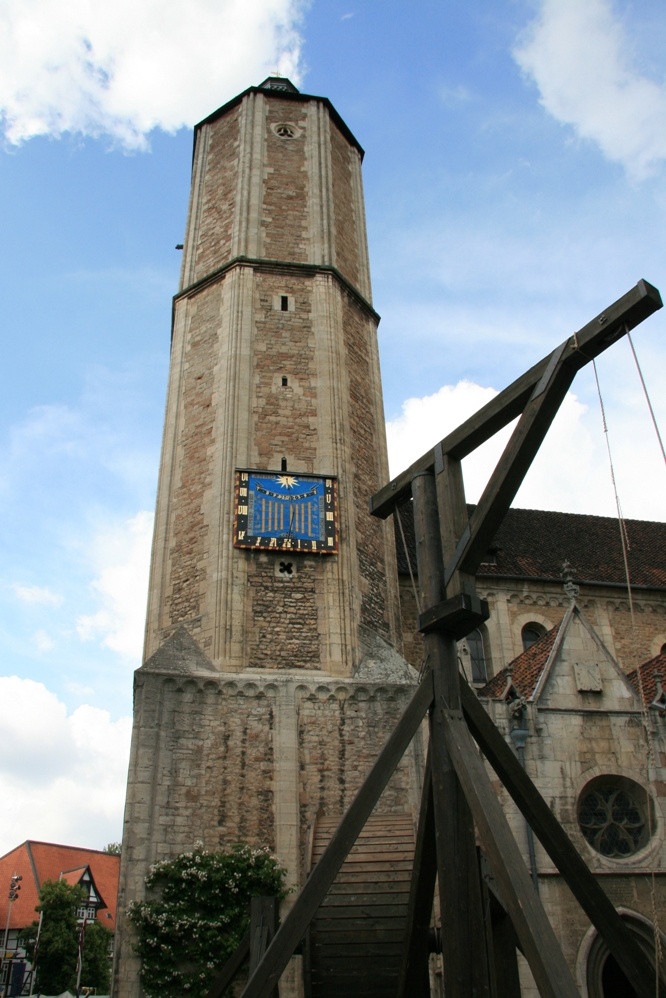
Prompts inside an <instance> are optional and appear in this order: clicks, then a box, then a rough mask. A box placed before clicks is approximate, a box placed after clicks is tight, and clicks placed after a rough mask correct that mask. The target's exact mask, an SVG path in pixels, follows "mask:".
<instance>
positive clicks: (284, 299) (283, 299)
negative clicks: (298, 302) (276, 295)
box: [280, 295, 289, 312]
mask: <svg viewBox="0 0 666 998" xmlns="http://www.w3.org/2000/svg"><path fill="white" fill-rule="evenodd" d="M280 311H281V312H288V311H289V295H280Z"/></svg>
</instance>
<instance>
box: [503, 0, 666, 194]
mask: <svg viewBox="0 0 666 998" xmlns="http://www.w3.org/2000/svg"><path fill="white" fill-rule="evenodd" d="M514 56H515V58H516V61H517V62H518V64H519V66H520V67H521V69H522V70H523V71H524V72H525V73H526V74H527V75H528V76H530V77H532V78H533V79H534V81H535V83H536V85H537V87H538V88H539V92H540V94H541V102H542V104H543V105H544V107H545V108H546V110H547V111H548V112H549V113H550V114H551V115H553V117H554V118H555V119H556V120H557V121H559V122H562V123H563V124H567V125H571V126H572V127H573V128H574V130H575V131H576V133H577V134H578V135H579V136H580V137H581V138H583V139H590V140H591V141H593V142H595V143H596V144H597V145H598V146H599V148H600V149H601V151H602V153H603V154H604V156H606V157H607V158H608V159H610V160H613V161H614V162H618V163H621V164H622V165H623V166H624V167H625V169H626V170H627V172H628V173H629V174H630V175H632V176H633V177H635V178H637V179H641V178H643V177H645V176H646V175H648V174H650V173H651V172H653V171H654V169H655V168H656V166H657V165H658V164H659V163H660V162H662V161H663V160H664V159H666V130H665V129H664V120H666V86H665V85H664V82H663V80H660V81H659V82H657V81H655V80H652V79H649V78H648V77H647V76H645V75H642V73H641V70H640V68H638V67H637V65H636V61H637V60H636V59H635V58H632V43H631V38H630V36H629V32H628V31H627V29H626V27H625V25H624V24H623V23H622V22H621V20H620V19H619V17H618V16H617V14H616V13H615V11H614V10H613V5H612V4H611V3H610V2H609V0H542V2H541V9H540V11H539V14H538V16H537V18H536V19H535V21H534V22H533V23H532V24H531V25H530V26H529V28H528V29H527V31H526V32H525V33H524V35H523V38H522V39H521V41H520V42H519V44H518V46H517V47H516V49H515V51H514Z"/></svg>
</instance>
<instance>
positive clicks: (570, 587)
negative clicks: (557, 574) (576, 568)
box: [562, 559, 580, 603]
mask: <svg viewBox="0 0 666 998" xmlns="http://www.w3.org/2000/svg"><path fill="white" fill-rule="evenodd" d="M562 577H563V579H564V585H563V586H562V588H563V589H564V591H565V593H566V594H567V596H568V597H569V599H570V600H571V602H572V603H575V601H576V600H577V599H578V596H579V593H580V586H577V585H576V583H575V582H574V581H573V569H572V567H571V562H570V561H569V560H568V559H565V560H564V562H563V563H562Z"/></svg>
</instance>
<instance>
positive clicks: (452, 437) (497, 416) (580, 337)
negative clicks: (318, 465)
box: [370, 280, 662, 519]
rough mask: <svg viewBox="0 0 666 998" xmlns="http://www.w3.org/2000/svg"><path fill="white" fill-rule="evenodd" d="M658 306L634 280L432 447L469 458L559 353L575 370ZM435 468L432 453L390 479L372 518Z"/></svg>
mask: <svg viewBox="0 0 666 998" xmlns="http://www.w3.org/2000/svg"><path fill="white" fill-rule="evenodd" d="M661 307H662V300H661V296H660V294H659V292H658V290H657V289H656V288H655V287H653V286H652V285H651V284H649V283H648V282H647V281H644V280H641V281H639V282H638V283H637V284H636V286H635V287H634V288H632V289H631V290H630V291H628V292H627V293H626V294H625V295H623V296H622V297H621V298H619V299H618V300H617V301H616V302H614V303H613V304H612V305H610V306H609V307H608V308H607V309H606V310H605V311H604V312H601V313H600V314H599V315H597V316H595V318H594V319H592V321H591V322H588V323H587V325H585V326H583V328H582V329H580V330H579V331H578V332H577V333H575V334H574V335H573V336H571V337H569V339H567V340H565V341H564V343H562V344H561V345H560V347H558V350H556V351H553V353H552V354H549V355H548V356H547V357H544V358H543V360H540V361H539V363H538V364H535V365H534V367H532V368H530V370H529V371H527V372H526V373H525V374H523V375H521V376H520V377H519V378H517V379H516V380H515V381H514V382H513V383H512V384H511V385H509V386H508V387H507V388H505V389H504V391H503V392H500V394H499V395H498V396H497V397H496V398H494V399H492V400H491V401H490V402H488V403H487V404H486V405H484V406H483V407H482V408H481V409H479V411H478V412H476V413H474V415H473V416H470V418H469V419H467V420H465V422H464V423H461V425H460V426H459V427H458V428H457V429H455V430H453V432H452V433H449V434H448V435H447V436H446V437H444V439H443V440H442V441H441V442H440V444H438V447H439V448H440V449H441V453H442V454H448V455H450V456H451V457H454V458H456V459H458V460H462V458H464V457H466V456H467V455H468V454H471V453H472V451H474V450H476V448H477V447H479V446H480V445H481V444H482V443H485V441H486V440H489V439H490V437H492V436H494V435H495V433H497V431H498V430H501V429H502V428H503V427H504V426H507V425H508V424H509V423H510V422H511V420H512V419H515V417H516V416H519V415H520V413H521V412H522V411H523V409H524V407H525V405H526V404H527V402H528V400H529V398H530V396H531V395H532V392H533V390H534V388H535V386H536V385H537V384H538V383H539V381H540V380H541V378H542V377H543V374H544V372H545V371H546V370H547V368H548V364H549V363H550V361H551V359H552V357H553V356H554V355H555V354H557V353H558V351H562V350H564V355H565V358H566V359H567V361H569V362H570V363H571V364H572V365H573V367H574V368H575V370H580V368H582V367H584V366H585V364H587V363H588V362H589V361H590V360H592V359H593V358H594V357H597V356H599V354H600V353H602V352H603V351H604V350H605V349H606V348H607V347H609V346H610V345H611V344H612V343H615V341H616V340H618V339H619V338H620V337H621V336H624V334H625V333H627V332H629V331H630V330H632V329H634V327H635V326H637V325H639V324H640V323H641V322H643V320H644V319H646V318H647V317H648V316H649V315H652V313H653V312H656V311H657V310H658V309H660V308H661ZM434 464H435V448H433V450H431V451H428V452H427V453H425V454H423V455H422V456H421V457H420V458H419V459H418V460H417V461H415V462H414V464H412V465H411V466H410V467H409V468H407V470H406V471H403V472H402V474H400V475H398V477H397V478H394V479H393V480H392V481H391V482H389V483H388V485H385V486H384V487H383V488H382V489H380V490H379V492H377V493H376V494H375V495H374V496H373V497H372V498H371V500H370V512H371V513H372V514H373V516H378V517H381V518H382V519H386V517H387V516H389V514H390V513H392V512H393V510H394V508H395V506H396V505H397V504H398V503H400V502H404V500H405V499H407V498H408V497H409V496H410V495H411V483H412V479H413V478H414V476H415V475H417V474H420V473H421V472H423V471H426V470H428V469H430V468H432V467H434Z"/></svg>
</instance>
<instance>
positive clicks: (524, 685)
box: [478, 621, 561, 700]
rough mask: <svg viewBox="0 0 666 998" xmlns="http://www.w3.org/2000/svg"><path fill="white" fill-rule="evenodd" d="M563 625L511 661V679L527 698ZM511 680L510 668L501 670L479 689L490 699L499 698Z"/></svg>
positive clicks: (534, 686)
mask: <svg viewBox="0 0 666 998" xmlns="http://www.w3.org/2000/svg"><path fill="white" fill-rule="evenodd" d="M560 626H561V621H560V623H559V624H557V626H556V627H552V628H551V629H550V630H549V631H546V633H545V634H544V635H543V636H542V637H540V638H539V640H538V641H535V642H534V644H533V645H531V646H530V647H529V648H528V649H527V651H524V652H523V653H522V654H521V655H519V656H518V658H514V660H513V662H512V663H511V681H512V683H513V685H514V687H515V688H516V690H517V692H518V693H520V695H521V696H524V697H525V698H526V699H528V700H529V699H530V697H531V696H532V694H533V693H534V690H535V689H536V684H537V683H538V681H539V679H540V677H541V674H542V672H543V670H544V669H545V667H546V662H547V661H548V656H549V655H550V653H551V650H552V647H553V645H554V644H555V638H556V637H557V632H558V631H559V629H560ZM508 680H509V669H507V668H505V669H500V671H499V672H498V673H497V674H496V675H494V676H493V678H492V679H491V680H489V681H488V682H487V683H486V685H485V686H484V687H483V689H481V690H479V691H478V693H479V696H480V697H488V698H489V699H490V700H499V699H500V698H501V697H502V694H503V693H504V691H505V689H506V686H507V682H508Z"/></svg>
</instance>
